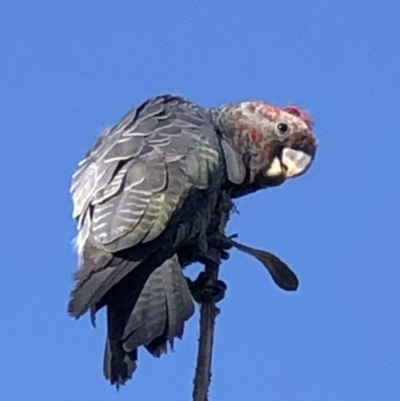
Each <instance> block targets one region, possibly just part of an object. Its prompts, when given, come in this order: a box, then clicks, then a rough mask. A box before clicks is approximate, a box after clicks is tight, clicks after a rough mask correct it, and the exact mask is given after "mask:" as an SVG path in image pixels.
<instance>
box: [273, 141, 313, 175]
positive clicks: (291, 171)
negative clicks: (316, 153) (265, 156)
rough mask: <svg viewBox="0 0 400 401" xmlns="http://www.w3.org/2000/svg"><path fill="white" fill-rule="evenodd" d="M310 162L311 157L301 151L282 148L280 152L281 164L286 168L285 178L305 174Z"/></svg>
mask: <svg viewBox="0 0 400 401" xmlns="http://www.w3.org/2000/svg"><path fill="white" fill-rule="evenodd" d="M311 161H312V158H311V156H310V155H308V154H307V153H304V152H302V151H301V150H295V149H291V148H284V149H283V151H282V164H283V165H284V166H285V167H286V172H285V175H286V178H293V177H296V176H298V175H300V174H303V173H305V172H306V170H307V169H308V167H309V166H310V164H311ZM271 167H272V166H271Z"/></svg>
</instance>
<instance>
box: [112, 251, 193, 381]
mask: <svg viewBox="0 0 400 401" xmlns="http://www.w3.org/2000/svg"><path fill="white" fill-rule="evenodd" d="M106 305H107V324H108V337H107V342H106V348H105V355H104V375H105V377H106V378H107V379H108V380H110V382H111V383H112V384H116V385H117V386H119V385H121V384H123V383H125V381H126V380H128V379H129V378H131V376H132V374H133V372H134V371H135V369H136V361H137V348H138V347H139V346H141V345H144V346H145V347H146V348H147V350H148V351H149V352H150V353H151V354H152V355H154V356H157V357H158V356H160V355H161V354H162V353H165V352H166V351H167V346H168V343H169V344H170V346H171V347H172V346H173V341H174V338H175V337H178V338H181V337H182V335H183V329H184V323H185V321H186V320H187V319H189V318H190V317H191V316H192V314H193V312H194V305H193V300H192V296H191V293H190V290H189V287H188V284H187V281H186V279H185V277H184V276H183V273H182V269H181V266H180V264H179V261H178V257H177V256H176V255H173V256H172V257H171V258H169V259H167V260H166V261H165V262H163V263H162V264H161V265H160V266H159V267H157V268H155V269H154V268H151V266H149V265H148V263H146V262H144V263H142V264H141V265H139V266H137V267H135V269H134V270H133V271H132V272H131V273H130V274H129V275H128V276H127V277H126V278H125V279H124V280H122V281H121V282H120V283H119V284H118V285H117V286H115V288H113V289H112V290H111V291H110V293H109V294H108V295H107V297H106Z"/></svg>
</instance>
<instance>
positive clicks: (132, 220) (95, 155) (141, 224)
mask: <svg viewBox="0 0 400 401" xmlns="http://www.w3.org/2000/svg"><path fill="white" fill-rule="evenodd" d="M222 164H223V163H222V161H221V144H220V141H219V139H218V137H217V135H216V132H215V129H214V125H213V123H212V121H211V119H210V118H209V114H208V112H207V111H206V110H205V109H202V108H200V107H198V106H196V105H194V104H193V103H190V102H188V101H186V100H184V99H182V98H180V97H174V96H170V95H166V96H160V97H156V98H154V99H151V100H149V101H148V102H146V103H144V104H143V105H141V106H140V107H138V108H136V109H134V110H132V111H131V112H129V113H128V114H127V115H126V116H125V117H124V118H123V119H122V120H121V121H120V122H119V123H118V124H117V125H115V126H114V127H113V128H112V129H110V130H108V131H106V132H105V133H104V134H103V135H101V136H100V138H99V139H98V141H97V143H96V144H95V146H94V148H93V149H92V150H91V151H90V152H89V153H88V154H87V156H86V157H85V158H84V160H82V162H81V163H80V164H79V166H78V170H77V171H76V173H75V174H74V175H73V181H72V186H71V192H72V197H73V203H74V212H73V216H74V217H75V218H76V219H77V220H78V229H79V234H78V238H77V245H78V253H79V255H80V271H79V272H78V279H79V281H80V283H82V284H84V283H85V281H86V280H87V279H88V278H89V277H90V276H91V274H92V273H93V272H94V271H98V270H101V269H102V268H104V265H105V264H106V262H107V261H108V260H109V258H108V257H107V255H110V254H113V253H115V252H118V251H121V250H124V249H127V248H131V247H133V246H135V245H139V244H144V243H147V242H149V241H152V240H154V239H156V238H157V237H159V236H160V234H161V233H162V232H163V231H164V230H165V228H166V227H167V225H168V223H169V222H170V220H171V217H172V216H173V214H174V213H175V212H177V211H178V210H179V208H180V207H181V206H182V204H183V202H185V200H186V199H187V198H188V196H189V195H190V193H191V190H192V189H207V188H210V187H212V186H213V185H218V182H219V181H220V180H221V177H222V174H223V167H222ZM130 266H132V264H131V265H130ZM121 270H123V269H122V268H119V271H112V273H111V277H109V274H108V273H106V272H104V277H106V276H107V277H108V281H109V282H108V284H107V285H103V286H102V290H101V291H100V293H99V294H97V296H96V299H97V300H98V298H99V297H100V296H101V295H102V294H104V292H105V291H106V288H110V285H111V284H112V283H115V282H116V281H119V280H120V279H121V278H122V277H123V276H125V274H127V272H124V271H121ZM110 271H111V270H110ZM99 277H101V274H100V275H99ZM103 281H104V280H103ZM78 285H79V283H78ZM88 285H89V284H88ZM96 286H97V284H96ZM92 302H93V299H92V300H91V303H92ZM86 303H88V302H86Z"/></svg>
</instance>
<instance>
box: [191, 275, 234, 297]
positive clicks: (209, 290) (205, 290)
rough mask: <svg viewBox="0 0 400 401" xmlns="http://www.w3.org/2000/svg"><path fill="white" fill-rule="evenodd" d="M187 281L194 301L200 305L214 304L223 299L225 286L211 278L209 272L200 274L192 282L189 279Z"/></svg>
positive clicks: (220, 281)
mask: <svg viewBox="0 0 400 401" xmlns="http://www.w3.org/2000/svg"><path fill="white" fill-rule="evenodd" d="M187 280H188V284H189V288H190V291H191V293H192V296H193V298H194V300H195V301H196V302H198V303H200V304H203V303H208V302H215V303H216V302H219V301H221V300H222V299H223V298H224V297H225V291H226V289H227V286H226V284H225V283H224V282H223V281H222V280H218V279H215V278H214V277H212V274H211V273H210V272H201V273H200V274H199V276H198V277H197V279H196V280H194V281H192V280H190V279H189V278H188V279H187Z"/></svg>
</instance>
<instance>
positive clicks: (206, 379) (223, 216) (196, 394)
mask: <svg viewBox="0 0 400 401" xmlns="http://www.w3.org/2000/svg"><path fill="white" fill-rule="evenodd" d="M232 206H233V204H232V201H231V199H230V198H229V197H228V196H227V195H223V196H221V199H220V200H219V202H218V210H217V211H216V216H214V217H213V220H212V221H213V223H214V226H213V227H212V228H211V229H210V230H209V233H208V234H215V233H217V234H222V235H225V227H226V225H227V223H228V220H229V215H230V211H231V209H232ZM215 217H217V218H215ZM209 256H211V257H210V258H209V260H208V261H207V263H206V264H205V271H206V272H207V273H208V277H209V278H210V279H212V280H214V281H216V280H217V279H218V274H219V266H220V264H221V252H220V251H219V250H217V249H210V250H209ZM218 313H219V309H218V308H217V307H216V306H215V302H214V301H210V302H205V303H202V305H201V307H200V338H199V347H198V351H197V363H196V371H195V377H194V382H193V383H194V387H193V401H208V392H209V388H210V383H211V364H212V354H213V343H214V329H215V318H216V317H217V315H218Z"/></svg>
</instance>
